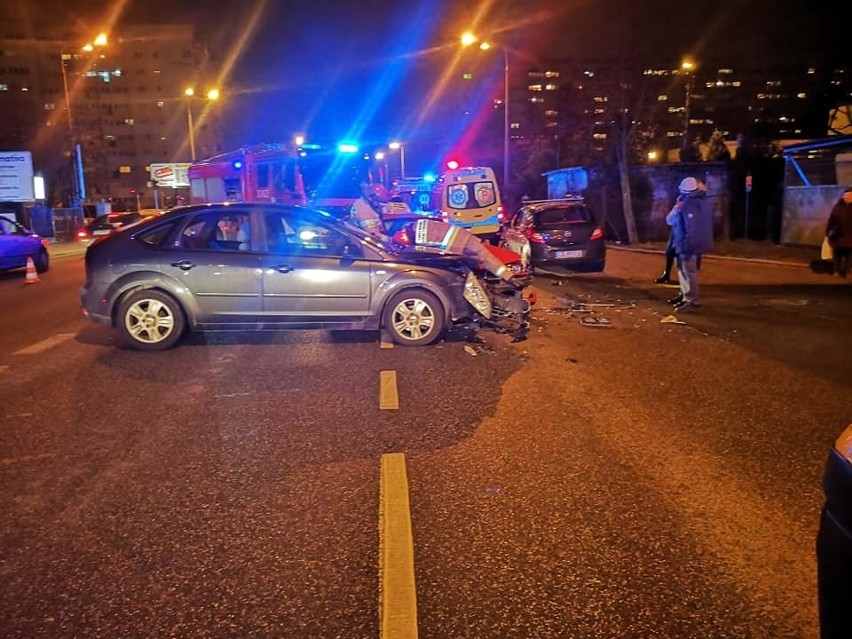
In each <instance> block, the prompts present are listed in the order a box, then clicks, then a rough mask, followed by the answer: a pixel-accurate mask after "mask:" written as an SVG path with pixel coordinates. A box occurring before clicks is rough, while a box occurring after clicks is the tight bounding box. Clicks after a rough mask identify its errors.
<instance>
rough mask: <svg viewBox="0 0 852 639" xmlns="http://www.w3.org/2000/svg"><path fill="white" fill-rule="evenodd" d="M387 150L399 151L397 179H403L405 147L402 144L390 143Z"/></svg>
mask: <svg viewBox="0 0 852 639" xmlns="http://www.w3.org/2000/svg"><path fill="white" fill-rule="evenodd" d="M388 148H389V149H392V150H394V151H399V179H400V180H404V179H405V145H404V144H403V143H402V142H391V143H390V144H388Z"/></svg>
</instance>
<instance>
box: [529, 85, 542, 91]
mask: <svg viewBox="0 0 852 639" xmlns="http://www.w3.org/2000/svg"><path fill="white" fill-rule="evenodd" d="M527 88H528V89H529V90H530V91H541V85H540V84H531V85H529V87H527Z"/></svg>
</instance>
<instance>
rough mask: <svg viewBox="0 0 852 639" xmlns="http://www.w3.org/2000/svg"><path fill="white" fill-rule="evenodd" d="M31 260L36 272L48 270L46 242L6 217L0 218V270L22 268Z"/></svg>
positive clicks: (48, 254)
mask: <svg viewBox="0 0 852 639" xmlns="http://www.w3.org/2000/svg"><path fill="white" fill-rule="evenodd" d="M27 258H32V259H33V263H34V264H35V268H36V271H38V272H39V273H44V272H45V271H46V270H47V269H48V268H50V253H49V252H48V243H47V240H45V239H43V238H42V237H41V236H40V235H37V234H36V233H33V232H32V231H29V230H27V229H26V228H24V227H23V226H22V225H20V224H18V223H17V222H15V221H13V220H10V219H9V218H8V217H4V216H0V270H6V269H13V268H22V267H24V266H26V265H27Z"/></svg>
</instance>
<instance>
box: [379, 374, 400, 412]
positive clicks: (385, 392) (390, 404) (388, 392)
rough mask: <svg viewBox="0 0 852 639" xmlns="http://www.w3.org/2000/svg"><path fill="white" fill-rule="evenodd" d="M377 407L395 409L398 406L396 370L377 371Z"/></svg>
mask: <svg viewBox="0 0 852 639" xmlns="http://www.w3.org/2000/svg"><path fill="white" fill-rule="evenodd" d="M379 408H380V409H381V410H397V409H398V408H399V394H398V393H397V391H396V371H380V372H379Z"/></svg>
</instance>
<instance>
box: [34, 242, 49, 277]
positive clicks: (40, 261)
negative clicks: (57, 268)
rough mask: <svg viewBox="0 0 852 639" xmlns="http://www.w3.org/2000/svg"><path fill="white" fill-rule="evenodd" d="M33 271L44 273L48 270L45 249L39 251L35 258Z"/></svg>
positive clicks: (47, 257) (47, 258)
mask: <svg viewBox="0 0 852 639" xmlns="http://www.w3.org/2000/svg"><path fill="white" fill-rule="evenodd" d="M34 261H35V269H36V271H37V272H38V273H46V272H47V269H49V268H50V256H49V255H48V254H47V249H44V248H43V249H41V250H40V251H39V252H38V255H36V258H35V260H34Z"/></svg>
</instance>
